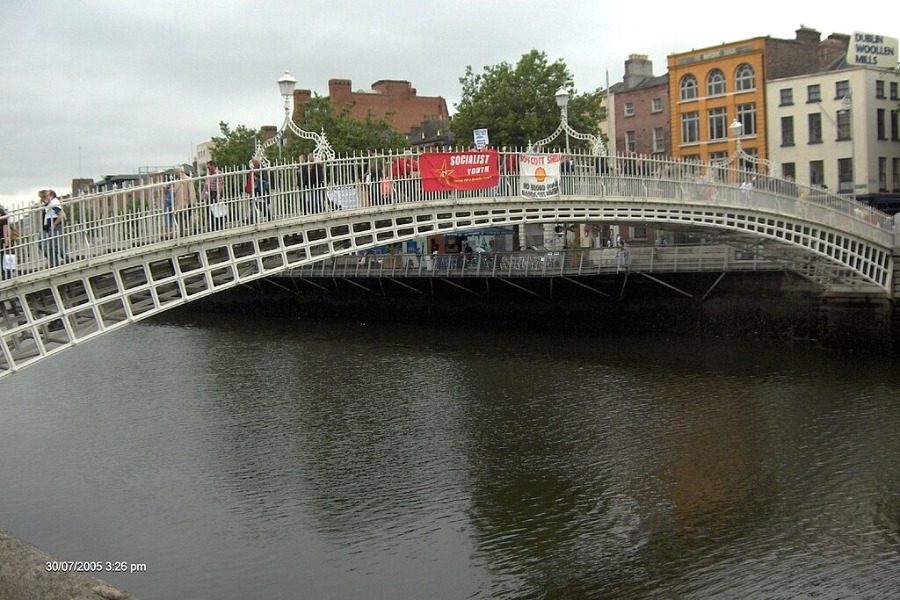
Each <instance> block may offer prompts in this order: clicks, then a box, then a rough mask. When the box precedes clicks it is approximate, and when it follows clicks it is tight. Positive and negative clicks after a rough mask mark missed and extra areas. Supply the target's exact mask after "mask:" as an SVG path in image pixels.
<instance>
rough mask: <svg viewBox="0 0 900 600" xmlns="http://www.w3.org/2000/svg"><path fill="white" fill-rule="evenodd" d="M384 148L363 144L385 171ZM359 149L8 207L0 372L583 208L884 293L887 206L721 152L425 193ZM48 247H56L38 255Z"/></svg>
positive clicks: (826, 281)
mask: <svg viewBox="0 0 900 600" xmlns="http://www.w3.org/2000/svg"><path fill="white" fill-rule="evenodd" d="M398 157H401V155H395V156H384V157H379V158H377V159H376V160H377V161H381V164H382V166H383V169H384V171H385V172H389V171H390V163H391V161H392V160H395V159H397V158H398ZM406 157H407V158H408V156H406ZM505 158H506V157H505V156H503V155H501V157H500V163H501V165H503V164H508V163H506V161H505ZM612 162H614V161H612ZM371 164H372V159H371V158H370V157H363V158H336V159H332V160H327V161H325V162H323V163H320V164H317V165H314V166H313V167H312V168H317V169H319V175H318V177H313V178H309V177H307V176H308V169H309V168H310V167H309V166H307V167H301V165H296V164H289V165H275V166H271V167H269V168H268V169H267V172H268V179H269V183H270V186H269V189H268V190H262V191H261V192H260V194H261V195H259V196H255V195H253V192H252V191H251V192H249V193H248V192H247V191H246V190H247V188H246V187H245V184H246V181H247V176H248V171H247V170H238V171H234V172H228V173H225V174H223V175H222V176H221V179H219V180H218V186H219V188H220V202H219V203H215V204H216V206H214V207H211V206H210V203H209V202H208V201H207V200H206V199H202V200H198V202H197V203H195V204H194V205H193V206H191V207H187V206H186V205H184V204H180V203H179V200H183V199H184V198H190V193H189V192H188V191H187V188H186V187H183V186H194V189H195V190H198V189H203V188H204V187H205V186H208V184H210V183H212V184H214V187H215V185H216V181H215V180H213V179H212V178H209V177H198V178H193V179H187V180H176V181H172V180H171V179H170V178H165V177H162V176H161V177H160V179H165V180H161V181H156V182H149V183H147V184H146V185H142V186H137V187H132V188H127V189H123V190H116V191H113V192H107V193H101V194H93V195H89V196H83V197H79V198H77V199H72V200H66V201H65V202H64V206H65V210H66V213H67V220H66V224H65V232H64V234H63V235H62V236H60V237H57V238H50V239H49V240H43V241H42V240H41V238H40V220H41V218H42V214H43V210H42V209H39V208H37V207H34V208H31V209H22V210H19V211H13V213H12V215H11V218H12V221H13V223H14V224H15V225H16V226H17V228H18V229H19V231H20V232H21V235H20V239H19V240H18V243H17V245H16V247H15V248H14V253H15V255H16V257H17V265H16V267H17V272H16V276H15V277H14V278H13V279H11V280H5V281H2V282H0V378H2V377H5V376H8V375H9V374H11V373H13V372H15V371H17V370H19V369H22V368H24V367H26V366H29V365H32V364H34V363H36V362H37V361H39V360H41V359H43V358H45V357H48V356H51V355H53V354H56V353H58V352H61V351H63V350H65V349H67V348H71V347H73V346H75V345H77V344H79V343H83V342H85V341H87V340H89V339H92V338H94V337H97V336H100V335H102V334H104V333H107V332H110V331H113V330H115V329H118V328H121V327H124V326H126V325H128V324H129V323H133V322H136V321H138V320H141V319H146V318H148V317H151V316H153V315H156V314H158V313H160V312H162V311H164V310H168V309H170V308H174V307H177V306H180V305H183V304H185V303H187V302H190V301H192V300H195V299H198V298H201V297H204V296H207V295H210V294H214V293H216V292H218V291H221V290H225V289H228V288H231V287H234V286H238V285H241V284H244V283H247V282H250V281H253V280H256V279H260V278H264V277H267V276H270V275H274V274H277V273H280V272H283V271H286V270H290V269H294V268H299V267H305V266H308V265H311V264H313V263H316V262H318V261H323V260H325V259H329V258H333V257H339V256H342V255H346V254H351V253H360V252H365V251H367V250H369V249H372V248H374V247H376V246H382V245H386V244H392V243H395V242H402V241H408V240H423V239H424V238H427V237H429V236H434V235H442V234H447V233H451V232H461V231H466V230H477V229H484V228H493V227H509V226H520V227H521V226H527V225H530V224H539V225H567V224H584V223H592V224H609V225H618V226H624V225H638V226H643V227H658V228H661V229H663V230H669V231H672V230H684V231H691V232H694V233H697V234H700V235H702V236H704V237H705V238H706V239H707V240H708V241H710V242H711V243H718V244H726V245H728V246H730V247H732V248H735V249H737V250H740V251H744V252H752V253H753V254H754V256H755V257H756V258H757V259H758V260H764V261H766V262H768V263H771V264H772V265H773V268H777V269H781V270H792V271H795V272H797V273H800V274H802V275H803V276H805V277H807V278H809V279H811V280H813V281H815V282H816V283H817V284H818V285H820V286H821V289H822V290H823V291H828V290H834V289H842V290H856V291H859V292H862V293H866V294H873V295H878V296H880V297H888V298H889V297H891V290H892V285H893V283H892V275H893V260H892V254H893V252H894V249H895V248H896V245H895V237H894V236H895V233H894V220H893V219H892V218H891V217H889V216H887V215H884V214H883V213H880V212H878V211H876V210H874V209H872V208H870V207H868V206H865V205H862V204H859V203H856V202H853V201H851V200H849V199H847V198H843V197H840V196H835V195H831V194H828V193H826V192H824V191H821V190H814V189H808V188H804V187H802V186H798V185H796V184H794V183H791V182H787V181H783V180H780V179H776V178H766V177H760V176H757V178H756V184H755V186H754V188H753V189H752V190H750V189H745V188H742V187H741V186H740V185H739V182H740V181H741V180H742V179H743V178H745V177H746V173H739V172H737V171H735V170H730V169H728V168H726V167H722V166H716V165H711V166H710V165H705V166H704V165H699V164H695V163H683V162H678V161H659V160H646V161H642V162H641V165H640V166H639V168H628V169H623V168H621V165H620V164H608V165H607V164H605V163H604V165H603V167H602V168H599V165H598V163H597V157H595V156H579V155H575V157H574V165H575V168H574V169H573V170H572V171H569V172H568V173H566V174H564V175H563V176H562V181H561V182H560V183H561V185H560V190H561V193H559V194H558V195H554V196H552V197H547V198H525V197H523V196H521V195H519V193H518V189H519V188H518V183H519V182H518V177H519V175H518V173H516V172H515V171H510V172H505V171H502V172H501V177H500V182H499V185H498V186H497V187H492V188H490V189H486V190H479V191H475V192H465V193H462V192H460V193H456V192H452V193H441V194H426V193H423V192H422V191H421V186H420V179H419V178H418V175H417V174H413V175H412V176H410V177H408V178H403V179H395V180H393V181H392V182H391V184H390V185H389V186H388V185H387V184H384V185H383V184H382V183H381V182H376V183H372V182H366V180H365V172H366V170H367V169H368V168H369V165H371ZM632 167H634V165H632ZM298 169H300V170H298ZM303 169H306V170H303ZM179 186H182V187H179ZM387 188H390V189H389V190H388V189H387ZM382 191H389V192H390V193H389V195H388V196H384V197H382V194H381V192H382ZM173 192H174V193H173ZM167 193H168V194H170V197H174V206H173V208H171V209H170V208H169V205H168V203H167V200H166V198H167ZM185 194H186V195H185ZM201 196H202V195H201ZM382 202H383V203H382ZM185 204H186V201H185ZM220 215H221V216H220ZM57 255H62V256H64V258H63V260H60V261H59V264H58V265H56V266H51V261H52V260H53V257H54V256H57ZM726 268H727V267H726ZM508 275H515V274H508Z"/></svg>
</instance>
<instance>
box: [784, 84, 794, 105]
mask: <svg viewBox="0 0 900 600" xmlns="http://www.w3.org/2000/svg"><path fill="white" fill-rule="evenodd" d="M793 104H794V90H793V89H791V88H784V89H783V90H781V106H792V105H793Z"/></svg>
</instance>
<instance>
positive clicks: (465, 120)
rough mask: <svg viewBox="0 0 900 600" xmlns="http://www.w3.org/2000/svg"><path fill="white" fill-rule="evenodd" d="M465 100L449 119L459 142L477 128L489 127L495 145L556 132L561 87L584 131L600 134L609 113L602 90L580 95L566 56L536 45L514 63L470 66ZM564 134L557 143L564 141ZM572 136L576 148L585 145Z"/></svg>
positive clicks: (520, 143) (573, 121)
mask: <svg viewBox="0 0 900 600" xmlns="http://www.w3.org/2000/svg"><path fill="white" fill-rule="evenodd" d="M459 81H460V83H461V84H462V99H461V100H460V102H459V104H458V105H457V106H456V114H455V115H454V116H453V120H452V121H451V122H450V130H451V131H452V132H453V136H454V137H455V138H456V140H458V141H461V142H462V141H464V140H471V139H472V132H473V131H474V130H475V129H487V130H488V135H489V137H490V141H491V145H492V146H494V147H500V146H510V147H518V148H523V147H526V146H527V145H528V144H529V143H533V142H536V141H537V140H540V139H542V138H545V137H547V136H548V135H550V134H552V133H553V132H554V131H556V128H557V127H559V124H560V109H559V107H558V106H557V104H556V92H557V91H558V90H559V89H560V88H565V89H566V90H567V91H568V92H569V105H568V121H569V125H570V126H571V127H572V129H574V130H576V131H578V132H580V133H589V134H592V135H599V131H598V128H599V123H600V121H601V120H602V119H603V117H604V115H605V112H606V111H605V109H604V108H602V107H601V105H600V100H601V99H602V97H603V91H602V90H599V89H598V90H596V91H594V92H591V93H583V94H578V93H577V92H576V91H575V89H574V87H573V86H572V75H571V73H570V72H569V69H568V67H567V66H566V64H565V63H564V62H563V61H562V60H557V61H556V62H554V63H549V62H548V61H547V55H546V54H545V53H543V52H538V51H537V50H532V51H531V52H529V53H528V54H525V55H523V56H522V58H521V60H519V63H518V64H517V65H515V66H512V65H510V64H509V63H507V62H502V63H500V64H497V65H493V66H486V67H485V68H484V72H483V73H475V72H474V71H473V70H472V67H471V66H468V67H466V75H465V77H462V78H460V80H459ZM562 136H563V134H560V136H559V137H558V138H557V139H555V140H554V144H560V146H562V145H564V144H565V141H564V139H562ZM584 144H585V143H584V142H580V141H578V140H574V139H571V140H570V145H571V147H573V148H574V147H578V146H584Z"/></svg>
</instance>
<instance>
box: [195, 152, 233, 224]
mask: <svg viewBox="0 0 900 600" xmlns="http://www.w3.org/2000/svg"><path fill="white" fill-rule="evenodd" d="M224 191H225V176H224V175H222V174H221V173H219V167H218V165H216V163H215V162H214V161H209V162H207V163H206V180H205V181H204V182H203V188H202V189H201V190H200V200H201V201H202V202H206V204H207V205H209V222H210V229H212V230H213V231H219V230H220V229H222V227H224V226H225V217H227V216H228V205H227V204H225V200H224V198H222V194H223V192H224Z"/></svg>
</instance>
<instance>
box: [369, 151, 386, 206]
mask: <svg viewBox="0 0 900 600" xmlns="http://www.w3.org/2000/svg"><path fill="white" fill-rule="evenodd" d="M383 176H384V159H383V158H382V157H381V156H378V152H377V151H376V150H375V148H369V160H368V163H367V167H366V175H365V181H366V184H368V185H367V187H368V190H369V205H370V206H374V205H376V204H381V203H382V202H381V179H382V177H383Z"/></svg>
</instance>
